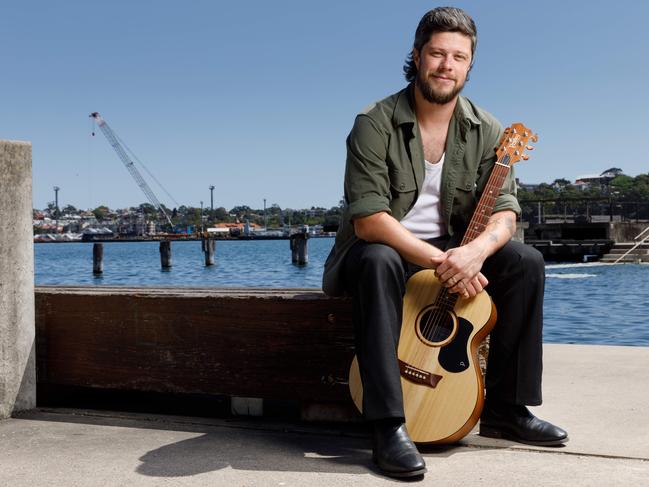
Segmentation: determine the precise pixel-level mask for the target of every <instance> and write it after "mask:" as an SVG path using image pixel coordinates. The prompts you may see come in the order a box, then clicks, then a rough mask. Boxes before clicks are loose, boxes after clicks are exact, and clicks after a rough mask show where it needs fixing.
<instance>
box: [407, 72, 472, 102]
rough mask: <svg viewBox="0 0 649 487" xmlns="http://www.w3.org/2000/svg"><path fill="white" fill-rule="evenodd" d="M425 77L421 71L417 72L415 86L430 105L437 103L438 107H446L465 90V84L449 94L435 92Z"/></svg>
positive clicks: (456, 87)
mask: <svg viewBox="0 0 649 487" xmlns="http://www.w3.org/2000/svg"><path fill="white" fill-rule="evenodd" d="M424 76H425V75H424V74H422V73H421V71H418V72H417V78H415V84H416V85H417V88H419V91H420V92H421V94H422V96H423V97H424V99H425V100H426V101H428V102H430V103H437V104H438V105H445V104H446V103H448V102H450V101H453V99H454V98H455V97H456V96H457V95H459V94H460V92H461V91H462V88H464V83H462V84H460V85H457V86H455V88H453V89H452V90H451V91H449V92H448V93H440V92H439V91H435V88H433V86H432V84H430V83H429V82H428V79H426V78H425V77H424Z"/></svg>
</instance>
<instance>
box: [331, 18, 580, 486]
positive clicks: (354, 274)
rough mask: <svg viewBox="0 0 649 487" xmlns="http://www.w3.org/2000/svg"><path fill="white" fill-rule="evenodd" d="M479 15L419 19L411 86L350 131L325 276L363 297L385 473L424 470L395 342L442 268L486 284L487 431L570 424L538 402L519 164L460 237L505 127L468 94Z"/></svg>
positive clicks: (526, 437) (540, 270) (535, 266)
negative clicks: (340, 212)
mask: <svg viewBox="0 0 649 487" xmlns="http://www.w3.org/2000/svg"><path fill="white" fill-rule="evenodd" d="M475 47H476V27H475V24H474V22H473V20H472V19H471V18H470V17H469V16H468V15H467V14H466V13H465V12H463V11H462V10H460V9H457V8H450V7H442V8H436V9H434V10H431V11H430V12H428V13H427V14H426V15H424V17H423V18H422V20H421V21H420V23H419V26H418V27H417V31H416V34H415V41H414V45H413V49H412V53H411V54H410V56H409V58H408V60H407V63H406V65H405V66H404V72H405V76H406V79H407V81H409V82H410V84H409V86H408V87H407V88H405V89H404V90H402V91H400V92H398V93H396V94H394V95H392V96H390V97H388V98H385V99H384V100H382V101H380V102H378V103H375V104H374V105H372V106H371V107H370V108H368V109H366V111H365V112H364V113H362V114H360V115H358V116H357V117H356V120H355V123H354V127H353V128H352V131H351V133H350V134H349V137H348V138H347V165H346V171H345V200H346V208H345V212H344V216H343V221H342V222H341V227H340V229H339V231H338V234H337V236H336V243H335V246H334V248H333V249H332V252H331V254H330V256H329V258H328V259H327V262H326V264H325V273H324V276H323V289H324V291H325V292H326V293H327V294H329V295H334V296H336V295H343V294H349V295H351V296H352V297H353V303H354V305H353V309H354V316H353V321H354V327H355V336H356V352H357V357H358V360H359V366H360V374H361V380H362V383H363V414H364V417H365V419H366V420H368V421H370V422H372V425H373V459H374V461H375V462H376V464H377V465H378V467H379V468H380V469H381V470H382V471H383V472H384V473H385V474H387V475H390V476H394V477H407V476H416V475H422V474H423V473H425V471H426V468H425V463H424V460H423V458H422V457H421V455H420V454H419V452H418V451H417V449H416V447H415V445H414V444H413V442H412V441H411V440H410V437H409V436H408V432H407V430H406V428H405V425H404V413H403V399H402V393H401V383H400V375H399V366H398V361H397V355H396V352H397V348H398V340H399V334H400V326H401V314H402V306H403V296H404V293H405V283H406V281H407V279H408V277H409V276H410V275H412V273H413V271H416V270H417V269H420V268H432V269H435V272H436V275H437V276H438V277H439V279H440V281H441V283H442V284H443V285H444V286H445V287H447V288H448V289H449V292H451V293H458V294H460V295H461V296H463V297H473V296H475V295H476V294H477V293H479V292H480V291H482V289H483V288H484V287H485V286H487V284H489V292H490V295H491V296H492V299H493V300H494V303H495V305H496V308H497V310H498V322H497V324H496V327H495V328H494V330H493V331H492V333H491V345H490V355H489V364H488V370H487V378H486V389H487V395H486V400H485V407H484V409H483V413H482V417H481V422H480V423H481V426H480V434H482V435H483V436H490V437H503V438H508V439H511V440H514V441H519V442H523V443H531V444H538V445H560V444H562V443H564V442H565V441H567V439H568V436H567V433H566V432H565V431H564V430H562V429H560V428H558V427H556V426H554V425H552V424H550V423H548V422H546V421H542V420H540V419H538V418H536V417H534V416H533V415H532V414H531V413H530V412H529V410H528V409H527V408H526V407H525V406H526V405H539V404H540V403H541V369H542V365H541V353H542V349H541V339H542V334H541V330H542V311H543V288H544V275H545V274H544V262H543V258H542V257H541V255H540V254H539V253H538V252H537V251H536V250H535V249H533V248H531V247H527V246H525V245H523V244H521V243H519V242H514V241H511V237H512V235H513V234H514V231H515V227H516V215H517V214H518V213H520V207H519V205H518V202H517V201H516V197H515V192H516V186H515V182H514V177H513V175H512V174H510V175H509V177H508V178H507V180H506V181H505V183H504V185H503V187H502V190H501V192H500V195H499V196H498V198H497V200H496V204H495V208H494V212H493V214H492V216H491V217H490V219H489V223H488V225H487V226H486V229H485V230H484V232H482V233H481V234H480V235H479V236H478V237H476V238H475V239H474V240H472V241H471V242H470V243H469V244H466V245H464V246H461V247H457V243H458V242H460V240H461V238H462V235H463V234H464V232H465V230H466V226H467V224H468V222H469V220H470V219H471V216H472V214H473V211H474V209H475V205H476V202H477V201H478V199H479V196H480V194H481V191H482V189H483V188H484V186H485V184H486V182H487V180H488V178H489V174H490V172H491V169H492V168H493V166H494V162H495V160H496V156H495V147H496V146H497V145H498V141H499V140H500V137H501V135H502V132H503V130H502V127H501V126H500V124H499V123H498V122H497V121H496V120H495V119H494V118H493V117H492V116H491V115H490V114H488V113H487V112H485V111H483V110H481V109H480V108H478V107H476V106H475V105H474V104H473V103H472V102H470V101H469V100H468V99H466V98H464V97H461V96H459V94H460V92H461V90H462V88H463V86H464V83H465V82H466V80H467V78H468V74H469V71H470V69H471V67H472V64H473V56H474V53H475Z"/></svg>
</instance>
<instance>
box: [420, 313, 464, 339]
mask: <svg viewBox="0 0 649 487" xmlns="http://www.w3.org/2000/svg"><path fill="white" fill-rule="evenodd" d="M417 326H418V327H419V334H420V335H421V336H422V337H423V338H424V339H425V340H428V341H429V342H431V343H440V342H443V341H445V340H447V339H448V338H449V337H450V336H451V335H452V334H453V329H454V327H455V323H454V321H453V318H452V316H451V314H450V313H449V312H447V311H442V310H440V309H439V308H437V307H432V308H429V309H427V310H425V311H424V312H423V313H422V314H421V315H420V316H419V322H418V324H417Z"/></svg>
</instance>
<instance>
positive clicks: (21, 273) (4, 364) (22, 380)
mask: <svg viewBox="0 0 649 487" xmlns="http://www.w3.org/2000/svg"><path fill="white" fill-rule="evenodd" d="M34 334H35V332H34V246H33V230H32V146H31V143H29V142H15V141H6V140H0V419H2V418H7V417H9V416H10V415H11V414H12V413H13V412H15V411H19V410H25V409H31V408H33V407H35V406H36V369H35V354H34Z"/></svg>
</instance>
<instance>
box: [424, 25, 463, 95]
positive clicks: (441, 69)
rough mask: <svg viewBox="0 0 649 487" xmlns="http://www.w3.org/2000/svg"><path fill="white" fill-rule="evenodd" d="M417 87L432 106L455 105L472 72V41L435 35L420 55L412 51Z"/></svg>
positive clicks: (450, 34) (455, 34) (454, 34)
mask: <svg viewBox="0 0 649 487" xmlns="http://www.w3.org/2000/svg"><path fill="white" fill-rule="evenodd" d="M413 60H414V61H415V65H416V66H417V78H416V80H415V84H416V86H417V88H418V89H419V91H420V92H421V94H422V95H423V97H424V99H425V100H427V101H429V102H430V103H437V104H445V103H449V102H451V101H453V100H454V99H455V97H456V96H457V95H458V94H459V93H460V91H462V88H464V83H465V82H466V77H467V74H468V73H469V69H470V68H471V38H470V37H467V36H465V35H464V34H460V33H459V32H436V33H434V34H433V35H431V36H430V40H429V41H428V42H427V43H426V44H424V45H423V46H422V48H421V51H420V52H417V50H413Z"/></svg>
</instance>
